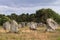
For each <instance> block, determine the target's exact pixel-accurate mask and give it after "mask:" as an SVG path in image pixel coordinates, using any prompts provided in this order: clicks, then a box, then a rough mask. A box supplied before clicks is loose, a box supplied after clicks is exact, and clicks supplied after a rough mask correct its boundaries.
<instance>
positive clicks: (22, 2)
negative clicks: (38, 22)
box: [0, 0, 60, 15]
mask: <svg viewBox="0 0 60 40" xmlns="http://www.w3.org/2000/svg"><path fill="white" fill-rule="evenodd" d="M42 8H51V9H52V10H54V11H56V13H58V14H60V0H0V14H5V15H10V14H11V13H16V14H22V13H29V14H31V13H35V12H36V10H39V9H42Z"/></svg>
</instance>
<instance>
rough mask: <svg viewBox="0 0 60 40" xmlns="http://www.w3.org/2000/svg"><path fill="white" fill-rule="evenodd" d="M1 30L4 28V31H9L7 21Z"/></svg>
mask: <svg viewBox="0 0 60 40" xmlns="http://www.w3.org/2000/svg"><path fill="white" fill-rule="evenodd" d="M3 28H4V30H8V31H10V23H9V22H8V21H7V22H5V23H3Z"/></svg>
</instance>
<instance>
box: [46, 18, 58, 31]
mask: <svg viewBox="0 0 60 40" xmlns="http://www.w3.org/2000/svg"><path fill="white" fill-rule="evenodd" d="M57 27H58V24H57V23H56V22H55V21H54V20H53V19H51V18H49V19H47V31H53V30H55V29H57Z"/></svg>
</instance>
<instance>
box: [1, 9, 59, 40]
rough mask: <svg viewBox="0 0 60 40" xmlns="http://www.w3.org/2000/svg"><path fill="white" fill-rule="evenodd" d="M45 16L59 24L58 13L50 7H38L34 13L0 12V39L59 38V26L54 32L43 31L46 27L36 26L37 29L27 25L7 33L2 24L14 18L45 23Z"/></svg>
mask: <svg viewBox="0 0 60 40" xmlns="http://www.w3.org/2000/svg"><path fill="white" fill-rule="evenodd" d="M47 18H53V19H54V20H55V21H56V22H57V23H59V24H60V15H59V14H58V13H56V12H55V11H53V10H52V9H50V8H48V9H39V10H37V11H36V13H31V14H29V13H26V14H25V13H22V14H20V15H17V14H16V13H12V14H11V15H4V14H0V25H1V27H0V40H60V27H58V28H57V29H56V31H54V32H44V31H45V29H46V27H37V30H30V29H29V27H23V28H20V30H19V32H18V33H17V34H16V33H7V32H6V31H5V30H4V29H3V28H2V25H3V23H4V22H6V21H11V20H15V21H17V23H20V22H42V23H46V19H47Z"/></svg>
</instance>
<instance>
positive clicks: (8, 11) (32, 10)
mask: <svg viewBox="0 0 60 40" xmlns="http://www.w3.org/2000/svg"><path fill="white" fill-rule="evenodd" d="M41 8H51V9H53V10H54V11H56V12H57V13H60V11H59V10H60V6H35V7H19V8H18V7H9V6H0V13H1V14H6V15H7V14H11V13H17V14H21V13H35V12H36V10H39V9H41Z"/></svg>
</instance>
